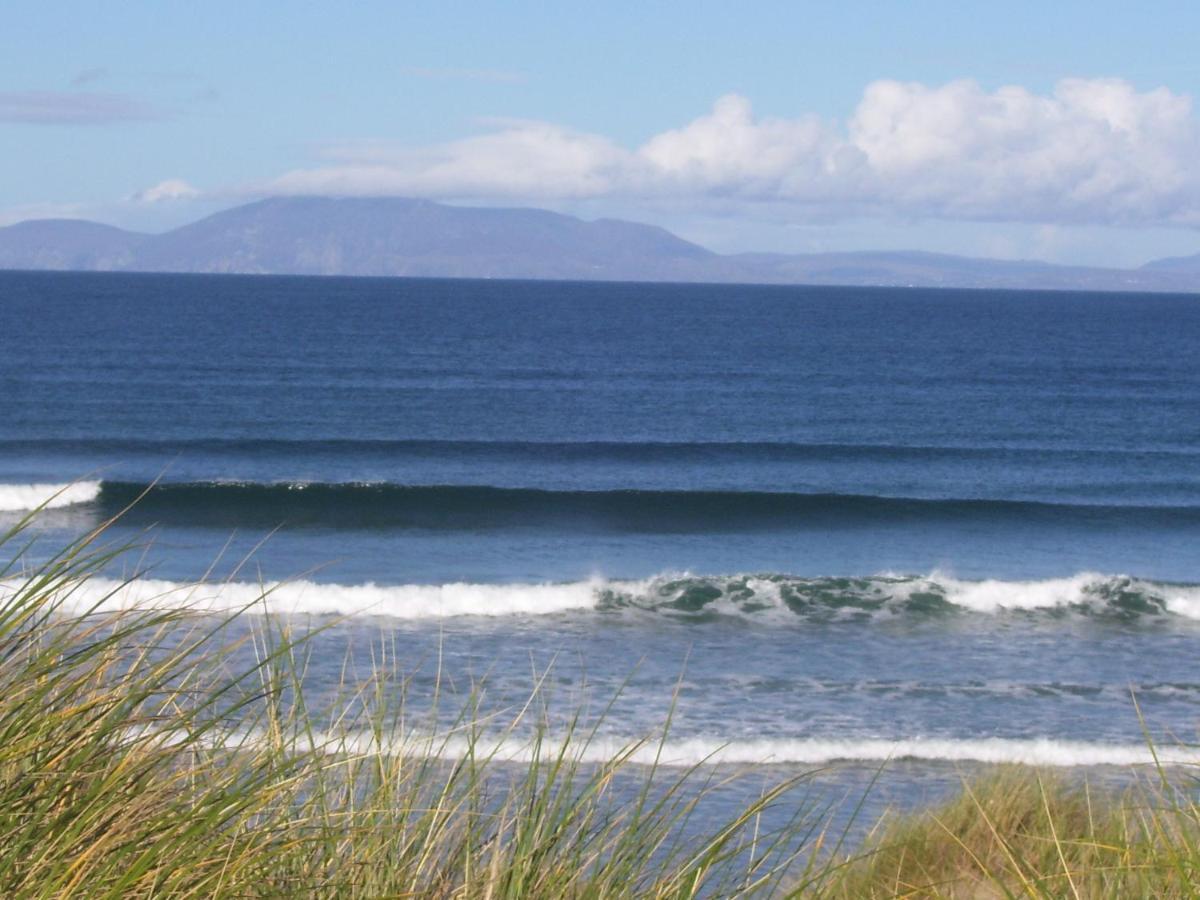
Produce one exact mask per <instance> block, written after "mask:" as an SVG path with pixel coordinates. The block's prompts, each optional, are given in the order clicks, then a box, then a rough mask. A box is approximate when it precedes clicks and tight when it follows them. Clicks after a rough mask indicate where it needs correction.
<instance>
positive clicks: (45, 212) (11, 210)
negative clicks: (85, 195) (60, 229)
mask: <svg viewBox="0 0 1200 900" xmlns="http://www.w3.org/2000/svg"><path fill="white" fill-rule="evenodd" d="M86 215H87V210H86V208H85V207H84V206H83V205H81V204H79V203H30V204H25V205H22V206H9V207H5V208H3V209H0V228H3V227H5V226H8V225H15V224H16V223H17V222H25V221H28V220H30V219H81V218H84V217H85V216H86Z"/></svg>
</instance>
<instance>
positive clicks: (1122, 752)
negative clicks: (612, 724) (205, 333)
mask: <svg viewBox="0 0 1200 900" xmlns="http://www.w3.org/2000/svg"><path fill="white" fill-rule="evenodd" d="M259 739H260V736H259V735H257V734H245V733H244V734H235V735H231V737H230V740H229V741H228V743H235V744H239V745H244V744H246V743H247V742H249V743H254V742H255V741H256V740H259ZM302 745H303V746H305V747H309V748H314V749H319V750H321V751H323V752H326V753H353V754H356V755H366V754H371V753H378V752H382V753H385V754H404V755H406V756H411V757H420V758H426V759H442V760H446V761H458V760H462V759H466V758H468V757H470V758H473V759H476V760H482V759H492V760H495V761H496V762H500V763H518V764H523V763H529V762H531V761H533V760H534V759H535V757H536V758H540V759H542V760H543V761H546V762H552V761H555V760H557V759H558V758H559V757H560V754H562V752H563V747H564V746H566V747H567V750H566V754H565V755H566V757H567V758H570V759H574V760H578V761H579V762H581V763H586V764H595V765H601V764H604V763H608V762H611V761H612V760H614V759H618V758H620V759H624V760H626V761H627V762H629V763H631V764H633V765H642V766H658V767H667V768H688V769H690V768H695V767H696V766H705V765H712V766H719V765H725V766H729V765H735V766H761V765H807V766H818V765H828V764H830V763H839V762H845V763H854V762H858V763H871V764H874V765H879V764H884V763H895V762H903V761H922V762H934V763H960V764H961V763H984V764H1005V763H1008V764H1023V765H1031V766H1054V767H1073V766H1156V765H1164V766H1196V765H1200V748H1196V747H1191V746H1171V745H1163V746H1158V747H1155V749H1154V750H1153V751H1152V750H1151V749H1150V747H1149V746H1148V745H1146V744H1133V743H1122V744H1115V743H1112V744H1110V743H1099V742H1091V741H1076V740H1062V739H1058V738H1050V737H1035V738H949V737H947V738H821V737H815V738H789V737H775V738H754V739H749V740H746V739H732V740H730V739H727V738H722V737H720V736H710V735H703V736H693V737H668V739H666V740H665V741H664V740H661V739H660V738H653V737H652V738H644V739H637V738H630V737H621V736H614V735H605V734H600V735H595V736H592V737H590V738H589V739H588V740H586V741H578V742H575V743H571V742H569V741H566V740H564V739H563V738H562V737H556V736H555V735H553V734H551V735H543V736H542V737H541V738H540V740H539V741H537V742H534V741H532V740H530V739H528V738H523V737H521V736H519V735H510V736H506V737H490V736H488V735H479V736H476V737H474V738H472V739H470V740H468V739H467V738H465V737H461V736H458V735H453V734H448V735H427V734H426V735H421V734H410V735H406V736H404V737H401V738H397V739H394V740H385V741H381V740H380V738H379V736H378V735H377V734H355V733H350V734H343V735H337V736H332V735H322V734H319V733H317V734H314V735H313V736H312V739H311V740H306V741H303V742H302Z"/></svg>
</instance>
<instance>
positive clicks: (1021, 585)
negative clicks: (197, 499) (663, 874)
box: [0, 573, 1200, 624]
mask: <svg viewBox="0 0 1200 900" xmlns="http://www.w3.org/2000/svg"><path fill="white" fill-rule="evenodd" d="M679 577H685V578H686V577H691V576H676V575H660V576H655V577H654V578H649V579H645V580H642V581H607V580H605V579H603V578H600V577H593V578H591V579H588V580H587V581H575V582H568V583H523V584H469V583H462V582H458V583H450V584H432V585H431V584H400V585H381V584H375V583H372V582H367V583H365V584H349V585H347V584H329V583H318V582H313V581H304V580H298V581H286V582H281V583H268V584H262V585H260V584H258V583H255V582H228V583H204V584H199V585H196V584H189V583H186V582H176V581H165V580H158V579H150V578H141V579H137V580H134V581H132V582H129V583H125V582H121V581H117V580H113V579H110V578H100V577H94V578H89V579H86V580H84V581H81V582H79V583H78V584H77V585H74V586H73V588H72V590H71V592H70V594H69V596H67V597H65V603H64V611H67V612H71V611H77V612H78V611H86V610H90V609H92V608H96V609H97V610H99V611H115V610H123V609H131V608H134V607H156V608H164V607H166V608H174V607H180V608H184V607H186V608H190V609H194V610H196V611H199V612H214V613H224V612H236V611H240V610H246V611H248V612H252V613H253V612H259V613H262V612H271V613H276V614H313V615H326V614H329V615H346V616H354V615H377V616H388V617H392V618H397V619H441V618H447V617H452V616H488V617H498V616H513V615H523V616H535V615H548V614H554V613H563V612H570V611H587V610H595V609H598V608H600V607H601V606H606V605H607V603H608V601H607V600H606V597H607V596H608V595H616V596H618V597H619V598H624V599H623V601H622V602H627V603H628V606H625V607H624V609H625V610H626V611H627V612H628V613H629V614H636V615H645V614H663V615H676V616H685V617H686V616H688V615H690V614H691V613H689V612H688V611H686V610H679V609H677V608H675V607H674V606H672V605H671V603H670V598H669V597H666V596H664V595H662V594H660V589H661V584H662V582H663V580H664V579H665V580H668V581H669V580H675V579H677V578H679ZM721 581H722V579H713V583H714V584H719V583H720V582H721ZM1115 581H1122V582H1124V586H1125V587H1127V589H1129V590H1131V591H1135V592H1138V593H1140V594H1143V595H1145V596H1148V597H1149V596H1154V597H1158V598H1161V600H1162V602H1163V604H1164V605H1165V607H1166V609H1167V611H1168V612H1169V613H1172V614H1175V615H1178V616H1180V617H1182V618H1187V619H1192V620H1200V587H1197V586H1187V585H1170V584H1158V583H1152V582H1143V581H1137V580H1135V579H1122V578H1118V577H1114V576H1106V575H1097V574H1094V573H1081V574H1079V575H1075V576H1072V577H1070V578H1056V579H1046V580H1043V581H996V580H989V581H963V580H958V579H955V578H951V577H948V576H943V575H938V574H934V575H930V576H928V577H926V578H915V579H911V580H908V581H896V582H892V583H889V584H887V585H886V591H887V592H888V594H889V595H890V601H889V602H888V603H886V604H885V606H884V608H883V609H884V610H885V611H887V612H889V613H895V612H898V611H902V610H903V609H904V601H906V600H907V599H909V598H910V597H911V596H912V595H913V594H914V593H917V592H920V591H932V590H937V591H940V592H942V593H943V595H944V596H945V598H946V600H947V601H948V602H950V603H952V604H955V605H957V606H959V607H962V608H964V609H967V610H971V611H973V612H976V613H982V614H999V613H1003V612H1005V611H1008V610H1037V609H1053V608H1061V607H1068V606H1072V605H1076V604H1093V605H1097V604H1099V605H1103V604H1104V603H1106V602H1107V601H1106V600H1105V599H1104V596H1103V591H1102V590H1101V589H1102V588H1104V587H1105V586H1106V585H1112V584H1113V583H1114V582H1115ZM15 587H16V582H13V581H9V582H0V599H2V598H3V596H4V594H5V593H9V594H11V592H12V591H13V590H14V589H15ZM744 587H745V588H748V589H749V592H750V594H751V596H752V603H751V605H750V608H745V605H746V601H745V598H744V597H743V598H739V599H735V598H734V597H732V596H730V595H726V596H722V597H718V598H716V599H714V600H712V601H710V602H709V603H707V604H706V605H705V606H704V611H705V613H707V614H712V613H716V614H720V615H726V616H731V617H743V618H746V619H749V620H752V621H758V622H762V623H764V624H786V623H795V624H802V623H803V622H804V621H805V615H804V613H802V612H801V613H797V612H794V611H793V610H791V609H790V608H789V607H788V605H787V604H786V603H785V601H784V599H783V598H782V596H781V593H780V585H779V584H778V583H777V582H774V581H771V580H768V579H760V578H747V579H745V581H744ZM621 608H622V607H621V606H620V604H618V605H617V606H616V607H612V610H613V611H619V610H620V609H621ZM834 612H835V613H839V614H844V615H853V614H856V613H858V612H859V610H858V609H857V608H856V607H854V606H852V605H851V606H847V607H845V608H844V609H835V610H834Z"/></svg>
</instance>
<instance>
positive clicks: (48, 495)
mask: <svg viewBox="0 0 1200 900" xmlns="http://www.w3.org/2000/svg"><path fill="white" fill-rule="evenodd" d="M101 487H102V485H101V482H99V481H75V482H71V483H69V484H0V512H24V511H28V510H31V509H37V508H38V507H39V506H42V507H44V508H46V509H55V508H59V507H64V506H75V505H78V504H81V503H93V502H95V501H96V500H97V498H99V496H100V492H101Z"/></svg>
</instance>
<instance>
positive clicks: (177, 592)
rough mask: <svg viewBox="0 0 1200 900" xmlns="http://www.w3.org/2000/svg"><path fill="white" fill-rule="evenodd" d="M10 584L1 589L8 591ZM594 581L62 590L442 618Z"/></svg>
mask: <svg viewBox="0 0 1200 900" xmlns="http://www.w3.org/2000/svg"><path fill="white" fill-rule="evenodd" d="M15 586H16V583H15V582H11V581H10V582H7V583H6V584H5V585H4V587H6V588H7V589H8V591H9V592H11V591H12V590H13V589H14V587H15ZM597 587H598V583H597V582H576V583H573V584H439V585H423V584H409V585H376V584H372V583H367V584H355V585H342V584H318V583H315V582H312V581H287V582H282V583H277V584H266V585H260V584H256V583H252V582H227V583H206V584H199V585H193V584H185V583H180V582H174V581H162V580H157V579H151V578H139V579H136V580H134V581H130V582H128V583H126V582H122V581H117V580H113V579H109V578H98V577H97V578H88V579H85V580H83V581H80V582H78V583H76V584H74V585H72V587H71V589H70V590H69V591H64V592H63V595H62V601H63V606H62V608H63V611H64V612H67V613H70V612H86V611H90V610H93V609H94V610H95V611H97V612H115V611H120V610H126V609H133V608H147V607H153V608H187V609H192V610H195V611H197V612H210V613H225V612H237V611H241V610H246V611H247V612H252V613H253V612H259V613H264V612H270V613H273V614H284V615H290V614H312V615H325V614H338V615H379V616H389V617H392V618H397V619H438V618H445V617H449V616H467V615H471V616H510V615H546V614H549V613H557V612H564V611H567V610H575V609H590V608H592V607H594V606H595V603H596V599H595V598H596V590H597Z"/></svg>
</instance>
